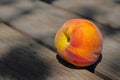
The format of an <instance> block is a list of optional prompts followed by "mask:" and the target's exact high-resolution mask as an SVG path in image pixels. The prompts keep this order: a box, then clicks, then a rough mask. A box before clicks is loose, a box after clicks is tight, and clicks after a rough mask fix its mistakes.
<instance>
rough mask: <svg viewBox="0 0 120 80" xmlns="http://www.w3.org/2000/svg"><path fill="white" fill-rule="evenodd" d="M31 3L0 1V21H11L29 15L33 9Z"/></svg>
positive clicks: (27, 0) (16, 0) (28, 1)
mask: <svg viewBox="0 0 120 80" xmlns="http://www.w3.org/2000/svg"><path fill="white" fill-rule="evenodd" d="M33 3H34V2H32V1H31V0H5V1H4V0H1V1H0V19H1V20H2V21H11V20H13V19H16V18H17V17H18V16H21V15H25V14H27V13H30V11H32V10H33V9H34V4H33Z"/></svg>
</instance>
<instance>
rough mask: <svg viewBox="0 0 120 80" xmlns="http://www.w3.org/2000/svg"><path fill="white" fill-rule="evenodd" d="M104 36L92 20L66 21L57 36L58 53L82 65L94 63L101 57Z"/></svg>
mask: <svg viewBox="0 0 120 80" xmlns="http://www.w3.org/2000/svg"><path fill="white" fill-rule="evenodd" d="M102 45H103V37H102V35H101V33H100V31H99V29H98V28H97V27H96V25H95V24H93V23H92V22H91V21H89V20H86V19H72V20H69V21H67V22H66V23H64V25H63V26H62V27H61V28H60V29H59V30H58V31H57V33H56V36H55V46H56V48H57V51H58V55H59V56H60V57H61V58H63V59H64V60H66V61H67V62H69V63H71V64H73V65H75V66H80V67H86V66H90V65H92V64H94V63H95V62H96V61H97V59H98V58H99V56H100V54H101V51H102Z"/></svg>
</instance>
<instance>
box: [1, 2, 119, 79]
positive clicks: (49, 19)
mask: <svg viewBox="0 0 120 80" xmlns="http://www.w3.org/2000/svg"><path fill="white" fill-rule="evenodd" d="M58 1H59V0H58ZM73 1H74V0H73ZM56 2H57V1H56ZM21 3H22V2H21ZM18 4H19V3H18ZM30 4H31V5H32V6H30V8H25V9H24V8H22V6H19V9H20V10H19V12H17V11H16V13H14V15H18V16H17V17H15V16H14V15H10V16H9V18H7V17H6V18H1V19H2V20H3V21H5V22H7V24H10V25H11V26H12V27H13V28H15V29H16V30H18V31H20V32H22V33H24V34H26V35H28V36H30V37H32V38H33V39H35V40H36V41H37V42H39V43H40V44H42V45H44V46H46V47H48V48H50V49H52V50H55V47H54V42H53V41H54V35H55V33H56V31H57V30H58V29H59V28H60V27H61V26H62V24H63V23H64V22H65V21H66V20H69V19H71V18H80V16H78V15H75V14H73V13H71V12H69V11H66V10H64V9H60V8H57V7H53V6H51V5H48V4H46V3H42V2H32V3H30ZM16 5H17V3H16ZM11 6H12V8H16V7H14V6H13V5H11ZM26 6H27V4H26ZM26 6H25V7H26ZM23 9H24V10H23ZM5 11H6V10H5ZM26 11H28V12H27V13H26V14H21V13H24V12H26ZM5 15H6V14H5ZM5 15H4V16H5ZM4 16H2V17H4ZM96 24H98V23H96ZM98 26H99V28H100V29H101V32H102V33H103V35H104V47H103V52H102V53H103V60H102V62H101V63H100V64H99V65H98V66H97V68H96V74H97V75H99V76H100V77H102V78H104V79H107V80H111V79H113V80H119V78H120V77H119V75H120V70H119V68H120V65H119V64H120V62H119V61H120V58H119V57H120V54H119V52H120V50H119V47H120V43H119V42H120V37H119V36H120V35H119V31H117V30H116V29H115V30H114V29H113V28H106V26H102V25H100V24H98Z"/></svg>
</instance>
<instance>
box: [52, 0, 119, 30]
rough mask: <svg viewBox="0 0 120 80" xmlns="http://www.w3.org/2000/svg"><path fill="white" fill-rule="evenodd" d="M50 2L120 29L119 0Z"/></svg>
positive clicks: (64, 0)
mask: <svg viewBox="0 0 120 80" xmlns="http://www.w3.org/2000/svg"><path fill="white" fill-rule="evenodd" d="M52 4H53V5H55V6H58V7H61V8H64V9H66V10H70V11H72V12H75V13H77V14H80V15H82V16H84V17H86V18H90V19H94V20H96V21H97V22H99V23H102V24H104V25H106V26H108V25H109V26H111V27H113V28H117V29H119V30H120V5H119V4H120V1H119V0H54V1H53V2H52Z"/></svg>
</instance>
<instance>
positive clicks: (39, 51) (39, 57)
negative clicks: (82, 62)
mask: <svg viewBox="0 0 120 80" xmlns="http://www.w3.org/2000/svg"><path fill="white" fill-rule="evenodd" d="M0 30H1V31H0V45H1V46H0V62H1V63H0V65H4V66H6V67H7V68H5V71H6V72H4V73H3V74H4V75H0V77H1V78H3V80H6V79H7V78H8V80H19V78H20V80H24V79H25V80H63V79H65V80H78V79H80V80H94V79H97V80H101V78H99V77H97V76H96V75H94V74H92V73H90V72H88V71H86V70H75V69H70V68H67V67H65V66H63V65H61V64H60V63H59V62H58V61H57V59H56V55H55V53H54V52H52V51H51V50H49V49H47V48H45V47H43V46H41V45H38V44H37V43H36V42H35V41H34V40H32V39H31V38H29V37H26V36H24V35H22V34H21V33H19V32H17V31H15V30H13V29H11V28H9V27H8V26H6V25H4V24H2V23H0ZM0 68H1V67H0ZM3 69H4V68H3ZM9 69H10V70H11V71H12V72H14V73H15V72H16V73H17V74H11V73H12V72H9ZM7 71H8V72H7ZM0 74H2V72H1V71H0ZM14 75H16V76H14ZM21 78H23V79H21Z"/></svg>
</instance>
